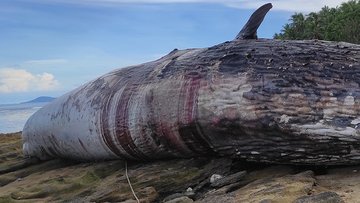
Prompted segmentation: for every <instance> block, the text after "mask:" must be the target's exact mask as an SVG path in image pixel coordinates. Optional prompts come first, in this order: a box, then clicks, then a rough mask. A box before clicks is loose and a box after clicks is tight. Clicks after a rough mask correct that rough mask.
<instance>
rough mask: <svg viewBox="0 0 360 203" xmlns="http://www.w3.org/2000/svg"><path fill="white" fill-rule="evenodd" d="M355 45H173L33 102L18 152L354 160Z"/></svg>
mask: <svg viewBox="0 0 360 203" xmlns="http://www.w3.org/2000/svg"><path fill="white" fill-rule="evenodd" d="M359 51H360V46H359V45H354V44H348V43H337V42H325V41H282V40H266V39H260V40H256V41H243V40H236V41H231V42H225V43H222V44H219V45H216V46H213V47H209V48H202V49H187V50H174V51H172V52H171V53H169V54H168V55H166V56H164V57H162V58H160V59H158V60H156V61H153V62H149V63H144V64H140V65H137V66H132V67H126V68H121V69H117V70H114V71H112V72H110V73H108V74H105V75H103V76H101V77H99V78H97V79H95V80H93V81H91V82H89V83H87V84H85V85H83V86H81V87H79V88H77V89H75V90H73V91H71V92H69V93H68V94H66V95H63V96H62V97H60V98H58V99H56V100H54V101H53V102H51V103H49V104H48V105H46V106H44V107H43V108H41V109H40V110H39V111H37V112H36V113H35V114H34V115H33V116H31V118H30V119H29V120H28V121H27V123H26V124H25V126H24V130H23V143H24V145H23V148H24V149H23V150H24V154H26V155H28V156H37V157H40V158H41V159H49V158H51V157H65V158H71V159H79V160H103V159H117V158H123V159H137V160H150V159H162V158H172V157H194V156H230V157H234V158H241V159H246V160H249V161H260V162H270V163H286V164H325V165H336V164H358V163H360V153H359V150H360V136H359V135H360V127H359V126H360V116H359V112H360V108H359V104H360V89H359V84H360V65H359V62H358V61H359V60H360V55H359V54H358V53H359ZM344 53H346V54H344ZM350 59H351V60H350Z"/></svg>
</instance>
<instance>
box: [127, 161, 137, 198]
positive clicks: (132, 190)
mask: <svg viewBox="0 0 360 203" xmlns="http://www.w3.org/2000/svg"><path fill="white" fill-rule="evenodd" d="M125 175H126V179H127V181H128V183H129V186H130V189H131V192H132V193H133V195H134V197H135V199H136V201H137V202H138V203H140V200H139V199H138V198H137V196H136V194H135V192H134V189H133V187H132V186H131V183H130V179H129V176H128V172H127V160H126V159H125Z"/></svg>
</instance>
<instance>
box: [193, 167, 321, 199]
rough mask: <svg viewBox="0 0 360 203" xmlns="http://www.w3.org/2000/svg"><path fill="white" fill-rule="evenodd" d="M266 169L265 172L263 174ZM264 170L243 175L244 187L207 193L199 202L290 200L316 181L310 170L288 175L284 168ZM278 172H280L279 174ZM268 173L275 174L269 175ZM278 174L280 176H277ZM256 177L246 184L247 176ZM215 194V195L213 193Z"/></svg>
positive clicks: (305, 190) (308, 188)
mask: <svg viewBox="0 0 360 203" xmlns="http://www.w3.org/2000/svg"><path fill="white" fill-rule="evenodd" d="M265 171H267V172H266V173H265V174H263V173H264V172H265ZM265 171H261V172H260V171H255V172H251V173H249V174H248V175H247V176H245V178H244V180H243V182H244V184H245V186H244V187H241V188H239V189H236V190H235V191H232V192H227V193H223V194H219V193H216V192H212V193H208V194H207V195H206V196H205V197H204V198H203V199H202V200H201V201H200V202H203V203H205V202H206V203H217V202H228V203H235V202H260V201H265V200H266V201H268V202H279V203H282V202H292V201H294V200H295V199H296V198H298V197H299V196H303V195H307V194H308V192H309V191H310V190H311V189H312V187H313V185H314V184H315V183H316V180H315V178H314V174H313V173H312V171H305V172H301V173H298V174H295V175H289V174H288V173H289V172H290V171H287V170H286V169H285V170H284V168H278V167H275V168H268V169H265ZM279 172H280V174H279ZM277 173H278V174H277ZM270 174H272V175H275V174H277V175H275V176H273V177H272V176H270ZM279 175H280V177H278V176H279ZM246 177H248V178H250V179H252V178H254V177H257V180H255V181H251V182H250V183H248V184H246V182H247V181H249V180H247V178H246ZM214 194H215V195H214Z"/></svg>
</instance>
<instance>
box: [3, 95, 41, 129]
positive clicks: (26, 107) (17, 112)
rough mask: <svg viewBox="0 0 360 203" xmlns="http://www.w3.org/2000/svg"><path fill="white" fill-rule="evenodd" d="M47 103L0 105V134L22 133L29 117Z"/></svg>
mask: <svg viewBox="0 0 360 203" xmlns="http://www.w3.org/2000/svg"><path fill="white" fill-rule="evenodd" d="M47 103H48V102H41V103H22V104H0V133H13V132H19V131H22V130H23V127H24V125H25V122H26V121H27V120H28V119H29V117H30V116H31V115H33V114H34V113H35V112H36V111H37V110H39V109H40V108H41V107H43V106H44V105H45V104H47Z"/></svg>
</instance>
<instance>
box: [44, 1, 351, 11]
mask: <svg viewBox="0 0 360 203" xmlns="http://www.w3.org/2000/svg"><path fill="white" fill-rule="evenodd" d="M37 1H38V2H43V3H49V2H51V3H70V4H82V5H92V6H116V5H121V4H124V3H126V4H130V3H131V4H136V3H152V4H157V3H218V4H223V5H225V6H228V7H233V8H239V9H256V8H258V7H259V6H261V5H262V4H265V3H268V2H269V1H264V0H254V1H249V0H78V1H73V0H53V1H48V0H37ZM271 2H272V4H273V5H274V8H273V10H283V11H291V12H316V11H318V10H320V9H321V8H322V7H324V6H325V5H326V6H329V7H336V6H340V5H341V3H344V2H347V1H346V0H318V1H314V0H292V1H289V0H273V1H271Z"/></svg>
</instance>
